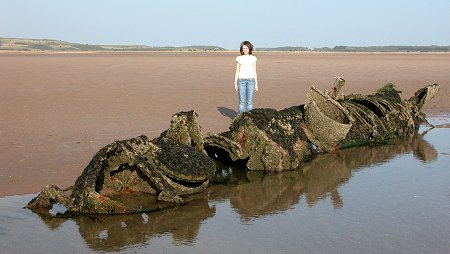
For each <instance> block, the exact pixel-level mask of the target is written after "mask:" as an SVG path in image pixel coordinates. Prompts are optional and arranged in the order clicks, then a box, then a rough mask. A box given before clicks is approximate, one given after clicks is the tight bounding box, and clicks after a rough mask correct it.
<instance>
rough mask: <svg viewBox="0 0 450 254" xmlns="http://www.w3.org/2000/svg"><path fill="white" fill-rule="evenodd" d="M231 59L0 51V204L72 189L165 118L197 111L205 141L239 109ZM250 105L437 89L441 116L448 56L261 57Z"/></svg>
mask: <svg viewBox="0 0 450 254" xmlns="http://www.w3.org/2000/svg"><path fill="white" fill-rule="evenodd" d="M235 56H236V53H235V52H226V53H223V52H220V53H219V52H211V53H198V52H197V53H182V52H179V53H174V52H158V53H83V54H81V53H77V54H63V53H58V54H48V53H14V52H0V154H1V156H0V197H2V196H9V195H14V194H27V193H36V192H38V191H40V190H41V189H42V188H43V187H44V186H45V185H47V184H56V185H58V186H59V187H62V188H65V187H68V186H70V185H72V184H73V183H74V181H75V179H76V178H77V177H78V176H79V175H80V174H81V172H82V170H83V169H84V167H85V166H86V165H87V164H88V162H89V161H90V160H91V158H92V156H93V155H94V154H95V153H96V152H97V151H98V150H99V149H100V148H102V147H103V146H105V145H107V144H109V143H110V142H112V141H114V140H120V139H128V138H131V137H135V136H138V135H140V134H145V135H147V136H149V137H150V138H154V137H157V136H158V135H159V133H160V132H162V131H164V130H165V129H167V127H168V126H169V121H170V117H171V115H172V114H174V113H176V112H179V111H187V110H191V109H194V110H196V111H197V112H198V114H199V120H200V124H201V125H202V128H203V134H204V135H206V134H207V133H208V132H222V131H225V130H227V128H228V125H229V122H230V120H231V118H230V117H231V116H232V115H234V114H235V110H236V107H237V94H236V92H235V91H234V88H233V78H234V70H235V63H234V57H235ZM255 56H257V57H258V77H259V87H260V91H259V92H258V93H257V94H256V95H255V98H254V104H255V107H270V108H276V109H282V108H285V107H289V106H292V105H298V104H303V103H304V100H305V98H306V92H307V90H308V88H309V86H310V85H315V86H316V87H318V88H320V89H327V88H330V87H331V86H332V84H333V82H334V77H335V76H342V77H344V78H345V79H346V81H347V82H346V86H345V88H344V89H343V93H345V94H348V93H363V94H366V93H372V92H373V91H374V90H376V89H377V88H378V87H379V86H381V85H382V84H385V83H388V82H391V83H394V84H396V86H397V88H398V89H399V90H402V92H403V93H402V97H403V98H409V97H411V96H412V95H413V94H414V92H415V91H417V90H418V89H420V88H421V87H423V86H425V85H429V84H433V83H438V84H440V86H441V90H440V92H439V93H438V95H437V96H436V98H435V99H433V100H432V101H431V102H430V104H429V105H427V107H426V108H425V112H426V113H427V114H429V115H431V114H433V115H439V114H448V112H450V101H449V100H448V99H447V98H448V96H449V93H450V75H449V73H450V54H447V53H432V54H425V53H410V54H406V53H399V54H384V53H383V54H374V53H369V54H362V53H261V52H255Z"/></svg>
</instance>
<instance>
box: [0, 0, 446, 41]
mask: <svg viewBox="0 0 450 254" xmlns="http://www.w3.org/2000/svg"><path fill="white" fill-rule="evenodd" d="M0 37H15V38H17V37H18V38H41V39H44V38H45V39H59V40H64V41H70V42H78V43H87V44H143V45H149V46H187V45H199V44H201V45H216V46H221V47H225V48H227V49H236V48H238V47H239V43H240V42H241V41H242V40H250V41H252V42H253V44H254V45H255V46H256V47H278V46H306V47H310V48H315V47H334V46H338V45H347V46H383V45H384V46H386V45H441V46H447V45H450V1H449V0H428V1H427V0H373V1H369V0H284V1H268V0H246V1H236V0H223V1H214V0H190V1H189V0H160V1H156V0H71V1H69V0H36V1H33V0H29V1H25V0H0Z"/></svg>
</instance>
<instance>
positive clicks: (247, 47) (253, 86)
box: [234, 41, 258, 113]
mask: <svg viewBox="0 0 450 254" xmlns="http://www.w3.org/2000/svg"><path fill="white" fill-rule="evenodd" d="M240 51H241V55H240V56H238V57H236V63H237V64H236V74H235V75H234V89H235V90H236V92H238V94H239V107H238V113H241V112H245V111H251V110H252V109H253V92H254V91H255V92H256V91H258V76H257V74H256V61H257V59H256V57H255V56H253V55H252V52H253V45H252V44H251V43H250V42H249V41H243V42H242V43H241V47H240ZM245 104H247V110H245Z"/></svg>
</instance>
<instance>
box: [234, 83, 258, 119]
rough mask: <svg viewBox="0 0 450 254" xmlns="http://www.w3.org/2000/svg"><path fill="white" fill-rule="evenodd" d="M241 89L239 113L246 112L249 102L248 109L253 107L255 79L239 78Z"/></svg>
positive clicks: (239, 88)
mask: <svg viewBox="0 0 450 254" xmlns="http://www.w3.org/2000/svg"><path fill="white" fill-rule="evenodd" d="M238 91H239V108H238V114H239V113H242V112H245V111H246V110H245V104H247V111H251V110H252V109H253V93H254V91H255V79H253V78H251V79H238Z"/></svg>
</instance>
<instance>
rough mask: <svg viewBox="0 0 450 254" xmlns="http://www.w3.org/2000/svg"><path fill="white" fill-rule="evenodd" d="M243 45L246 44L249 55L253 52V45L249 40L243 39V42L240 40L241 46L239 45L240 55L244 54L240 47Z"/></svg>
mask: <svg viewBox="0 0 450 254" xmlns="http://www.w3.org/2000/svg"><path fill="white" fill-rule="evenodd" d="M244 45H245V46H247V48H248V54H249V55H251V54H252V52H253V45H252V43H251V42H249V41H243V42H241V47H240V51H241V55H243V54H244V51H243V50H242V47H243V46H244Z"/></svg>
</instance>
